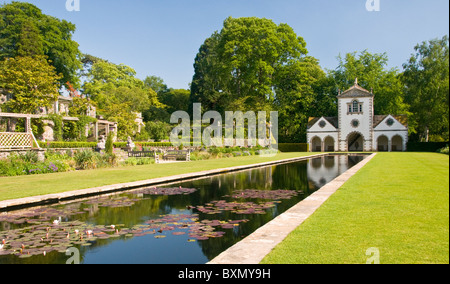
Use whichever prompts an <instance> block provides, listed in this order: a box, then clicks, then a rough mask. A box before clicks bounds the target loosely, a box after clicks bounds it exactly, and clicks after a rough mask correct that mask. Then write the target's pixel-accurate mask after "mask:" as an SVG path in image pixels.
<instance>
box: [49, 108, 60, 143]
mask: <svg viewBox="0 0 450 284" xmlns="http://www.w3.org/2000/svg"><path fill="white" fill-rule="evenodd" d="M48 118H50V119H51V120H52V121H53V123H54V125H55V126H54V127H53V138H54V139H55V140H56V141H62V140H63V133H64V129H63V119H62V116H61V115H59V114H49V115H48Z"/></svg>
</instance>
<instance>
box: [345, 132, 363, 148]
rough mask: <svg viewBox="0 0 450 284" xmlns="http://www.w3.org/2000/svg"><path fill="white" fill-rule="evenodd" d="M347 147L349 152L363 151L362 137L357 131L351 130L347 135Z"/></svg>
mask: <svg viewBox="0 0 450 284" xmlns="http://www.w3.org/2000/svg"><path fill="white" fill-rule="evenodd" d="M347 149H348V151H349V152H362V151H364V137H363V136H362V135H361V133H359V132H352V133H350V134H349V135H348V137H347Z"/></svg>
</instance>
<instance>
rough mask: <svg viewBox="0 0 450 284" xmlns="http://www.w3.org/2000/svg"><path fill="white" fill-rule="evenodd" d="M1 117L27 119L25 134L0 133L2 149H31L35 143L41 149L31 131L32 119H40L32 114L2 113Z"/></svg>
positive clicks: (0, 146)
mask: <svg viewBox="0 0 450 284" xmlns="http://www.w3.org/2000/svg"><path fill="white" fill-rule="evenodd" d="M0 117H8V118H25V132H0V149H31V148H33V142H35V143H36V148H38V149H40V147H39V143H37V141H36V138H35V137H34V135H33V132H32V131H31V118H35V117H40V116H38V115H31V114H16V113H0Z"/></svg>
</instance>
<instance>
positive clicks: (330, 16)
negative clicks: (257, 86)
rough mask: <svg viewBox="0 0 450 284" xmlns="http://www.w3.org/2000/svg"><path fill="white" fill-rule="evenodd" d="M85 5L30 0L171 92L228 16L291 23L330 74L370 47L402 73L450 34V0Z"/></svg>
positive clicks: (110, 0)
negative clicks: (74, 7)
mask: <svg viewBox="0 0 450 284" xmlns="http://www.w3.org/2000/svg"><path fill="white" fill-rule="evenodd" d="M79 1H80V11H79V12H76V11H73V12H69V11H67V10H66V0H29V1H26V2H29V3H32V4H35V5H36V6H38V7H39V8H40V9H41V10H42V11H43V12H44V13H45V14H48V15H52V16H55V17H57V18H60V19H66V20H68V21H70V22H72V23H74V24H75V25H76V26H77V30H76V32H75V34H74V40H76V41H77V42H78V43H79V44H80V50H81V51H82V52H83V53H88V54H92V55H95V56H98V57H101V58H104V59H107V60H109V61H111V62H114V63H117V64H119V63H123V64H126V65H128V66H130V67H132V68H134V69H135V70H136V72H137V76H138V77H139V78H141V79H144V78H145V77H146V76H148V75H155V76H159V77H161V78H162V79H163V80H164V81H165V83H166V84H167V85H168V86H169V87H172V88H188V84H189V83H190V82H191V80H192V76H193V73H194V69H193V63H194V59H195V55H196V54H197V51H198V49H199V47H200V45H201V44H202V43H203V42H204V40H205V39H206V38H208V37H209V36H210V35H211V34H212V33H213V32H214V31H216V30H220V29H221V28H222V25H223V21H224V20H225V19H226V18H227V17H229V16H232V17H235V18H237V17H250V16H254V17H261V18H268V19H272V20H273V21H274V22H275V23H277V24H279V23H287V24H288V25H290V26H291V27H292V28H293V29H294V31H295V32H296V33H297V35H299V36H302V37H303V38H304V39H305V41H306V43H307V48H308V51H309V55H311V56H314V57H316V58H317V59H319V60H320V65H321V66H322V68H324V69H335V68H336V67H337V60H336V57H337V56H338V55H339V54H345V53H348V52H354V51H363V50H365V49H367V50H368V51H369V52H372V53H382V52H387V54H388V57H389V67H397V68H399V70H402V67H401V66H402V64H403V63H405V62H406V61H407V60H408V58H409V57H410V55H411V53H413V51H414V46H415V45H416V44H417V43H420V42H422V41H427V40H430V39H433V38H437V37H439V38H440V37H442V36H444V35H448V34H449V12H448V10H449V1H448V0H378V1H379V3H380V11H379V12H369V11H367V10H366V0H271V1H269V0H79ZM9 2H11V1H5V0H0V3H9Z"/></svg>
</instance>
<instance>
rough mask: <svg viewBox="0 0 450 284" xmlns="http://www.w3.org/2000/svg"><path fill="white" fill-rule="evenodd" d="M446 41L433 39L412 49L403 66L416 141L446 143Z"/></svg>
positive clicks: (447, 55)
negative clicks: (413, 51)
mask: <svg viewBox="0 0 450 284" xmlns="http://www.w3.org/2000/svg"><path fill="white" fill-rule="evenodd" d="M448 42H449V38H448V36H444V37H443V38H442V39H433V40H430V41H428V42H422V43H420V44H417V45H416V46H415V47H414V50H415V53H413V54H412V55H411V57H410V59H409V61H408V62H407V63H405V64H404V65H403V68H404V72H403V76H402V79H403V82H404V83H405V86H406V90H405V93H406V101H407V102H408V103H409V104H410V105H411V112H412V113H413V114H414V115H413V116H412V120H413V121H412V122H414V123H415V126H416V131H417V133H418V134H419V140H421V141H427V142H428V141H429V140H430V137H434V139H433V140H445V141H448V139H449V121H448V117H449V47H448Z"/></svg>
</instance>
